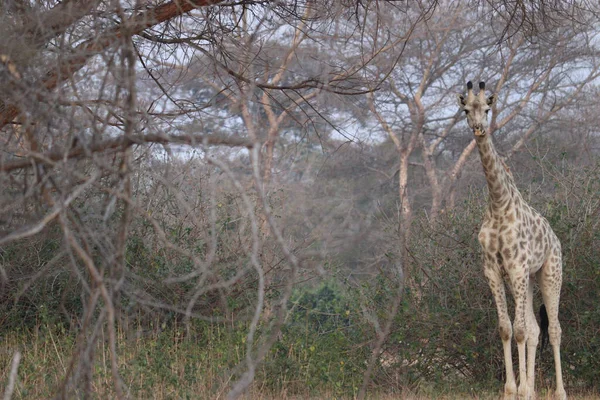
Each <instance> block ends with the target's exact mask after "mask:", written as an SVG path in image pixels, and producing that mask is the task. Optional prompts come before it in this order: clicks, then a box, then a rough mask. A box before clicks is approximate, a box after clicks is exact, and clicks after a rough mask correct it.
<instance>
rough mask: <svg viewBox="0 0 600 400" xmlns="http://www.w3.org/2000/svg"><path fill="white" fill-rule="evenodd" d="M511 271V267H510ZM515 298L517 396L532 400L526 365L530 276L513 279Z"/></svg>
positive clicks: (525, 274) (522, 275) (516, 276)
mask: <svg viewBox="0 0 600 400" xmlns="http://www.w3.org/2000/svg"><path fill="white" fill-rule="evenodd" d="M509 269H510V267H509ZM511 284H512V290H513V297H514V298H515V321H514V331H515V340H516V341H517V351H518V352H519V387H518V388H517V395H518V398H519V399H524V400H528V399H530V398H531V397H530V393H529V386H528V384H527V363H526V352H525V349H526V345H527V336H528V331H527V321H526V309H527V291H528V287H529V274H527V272H525V271H524V272H523V273H522V274H519V275H514V276H512V277H511Z"/></svg>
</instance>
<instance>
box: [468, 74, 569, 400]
mask: <svg viewBox="0 0 600 400" xmlns="http://www.w3.org/2000/svg"><path fill="white" fill-rule="evenodd" d="M467 87H468V93H467V97H466V98H464V97H463V96H462V95H459V105H460V107H461V109H462V110H464V111H465V113H466V114H467V121H468V123H469V126H470V127H471V128H472V129H473V132H474V134H475V140H476V143H477V147H478V149H479V155H480V157H481V163H482V165H483V170H484V173H485V177H486V181H487V184H488V191H489V202H488V208H487V211H486V213H485V216H484V218H483V224H482V226H481V230H480V232H479V237H478V239H479V243H480V244H481V248H482V253H483V269H484V273H485V276H486V278H487V280H488V283H489V285H490V289H491V291H492V293H493V295H494V299H495V301H496V308H497V311H498V320H499V331H500V337H501V339H502V345H503V349H504V363H505V368H506V384H505V387H504V396H505V399H513V398H514V397H515V396H518V397H519V399H531V398H533V396H534V394H535V387H534V372H535V352H536V347H537V344H538V341H539V339H538V338H539V333H540V329H539V327H538V324H537V321H536V319H535V314H534V312H533V283H534V281H535V280H537V281H538V283H539V285H540V290H541V292H542V297H543V300H544V304H545V306H546V310H547V313H548V320H549V329H548V330H549V336H550V343H551V345H552V349H553V352H554V363H555V369H556V398H557V399H560V400H563V399H566V392H565V389H564V386H563V381H562V369H561V361H560V340H561V328H560V324H559V321H558V305H559V299H560V288H561V284H562V253H561V246H560V241H559V240H558V237H557V236H556V234H555V233H554V232H553V231H552V228H551V227H550V224H549V223H548V221H547V220H546V219H545V218H544V217H543V216H541V215H540V214H539V213H538V212H537V211H536V210H534V209H533V208H532V207H531V206H529V205H528V204H527V203H526V202H525V200H524V199H523V197H522V196H521V193H520V192H519V190H518V189H517V187H516V185H515V182H514V179H513V176H512V174H511V172H510V169H509V168H508V167H507V166H506V164H504V162H503V161H502V159H501V158H500V156H499V155H498V153H497V152H496V150H495V148H494V145H493V143H492V139H491V137H490V135H488V134H487V132H486V130H487V113H488V111H489V110H490V109H491V107H492V106H493V105H494V103H495V100H496V98H495V96H494V95H492V96H490V97H489V98H485V96H484V89H485V84H484V83H483V82H482V83H480V84H479V87H480V92H479V95H478V96H475V95H474V94H473V90H472V88H473V85H472V84H471V82H469V83H468V85H467ZM505 283H506V285H507V286H508V287H509V288H510V291H511V293H512V295H513V298H514V300H515V318H514V324H511V321H510V317H509V314H508V307H507V302H506V294H505ZM513 335H514V337H515V340H516V342H517V349H518V353H519V386H518V387H517V384H516V380H515V375H514V372H513V365H512V352H511V351H512V350H511V339H512V336H513Z"/></svg>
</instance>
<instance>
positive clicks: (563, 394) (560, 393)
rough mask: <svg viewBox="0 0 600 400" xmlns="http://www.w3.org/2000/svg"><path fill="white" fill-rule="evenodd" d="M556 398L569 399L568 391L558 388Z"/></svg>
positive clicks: (558, 399)
mask: <svg viewBox="0 0 600 400" xmlns="http://www.w3.org/2000/svg"><path fill="white" fill-rule="evenodd" d="M554 398H555V399H556V400H567V392H565V390H564V389H563V390H557V391H556V393H554Z"/></svg>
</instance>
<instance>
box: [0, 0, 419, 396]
mask: <svg viewBox="0 0 600 400" xmlns="http://www.w3.org/2000/svg"><path fill="white" fill-rule="evenodd" d="M370 7H371V3H365V4H364V5H363V4H362V3H357V7H354V6H352V7H347V6H344V5H341V4H336V5H335V6H334V7H330V6H329V5H328V4H325V3H319V2H316V3H315V2H309V3H302V2H289V3H286V2H277V3H268V2H267V3H262V2H254V1H246V2H242V3H235V4H230V3H227V2H224V1H219V0H215V1H208V0H207V1H205V0H202V1H179V0H173V1H170V2H158V3H152V4H141V3H139V2H132V3H130V4H127V3H125V4H124V3H120V2H108V1H92V2H87V1H76V0H74V1H63V2H44V3H39V4H38V3H28V2H10V3H6V4H3V11H4V14H3V15H2V22H3V23H2V29H3V32H4V33H6V35H4V36H3V39H2V42H1V45H0V61H1V62H2V67H3V68H2V71H1V72H2V74H3V80H2V81H3V88H2V97H1V98H0V129H2V139H3V142H4V143H3V144H4V152H3V154H2V156H1V159H0V170H1V171H2V175H1V176H0V179H1V180H2V182H1V184H2V186H3V187H5V188H8V190H7V191H6V192H5V193H3V197H2V199H1V201H2V206H1V210H2V217H3V218H4V219H5V221H6V223H4V224H3V226H2V235H1V236H0V246H3V248H10V249H16V248H18V247H19V246H24V245H25V243H32V242H35V241H36V240H38V241H43V240H44V238H50V239H51V240H53V241H56V242H58V243H59V245H58V249H57V251H56V252H54V253H52V254H51V255H50V258H49V259H48V260H44V261H43V262H42V264H43V265H42V267H41V268H40V270H39V271H36V270H31V269H27V270H24V269H15V268H13V267H12V266H11V265H13V264H17V262H16V261H15V260H13V261H15V262H14V263H13V262H11V263H10V265H2V266H1V268H0V270H1V271H2V274H1V275H2V279H3V287H4V286H7V287H10V288H13V289H15V288H16V286H15V285H16V284H15V282H16V281H17V279H19V276H23V275H25V276H29V277H30V280H29V282H30V283H29V284H28V285H27V286H26V288H25V289H24V290H27V288H28V287H29V288H30V287H32V285H33V282H34V281H35V280H37V279H39V278H40V277H42V276H44V274H47V273H49V272H51V271H53V270H56V269H60V268H62V267H61V266H62V265H66V266H67V267H68V269H67V270H68V271H69V274H70V278H69V282H70V283H73V285H72V286H71V290H73V288H78V289H79V290H80V298H81V307H82V311H81V313H80V314H79V315H75V316H70V318H73V319H74V322H73V326H74V327H76V329H78V330H79V334H78V337H77V345H76V347H75V350H74V352H73V355H72V358H71V361H70V363H69V364H68V367H67V369H66V373H65V376H64V380H63V382H62V385H61V386H60V388H59V391H60V393H59V396H63V397H68V396H70V395H72V393H73V391H74V390H79V389H82V390H83V391H84V393H86V394H88V395H89V394H90V393H91V391H92V377H93V373H94V363H93V360H94V349H95V344H96V343H97V341H98V340H99V337H100V336H101V335H100V333H101V332H102V331H103V329H105V328H106V331H107V334H108V335H107V336H108V340H109V349H110V357H111V362H110V365H111V374H112V380H113V384H114V394H115V396H116V397H117V398H122V397H124V393H125V392H126V390H125V389H126V388H125V384H124V382H123V381H122V379H121V376H120V371H119V363H118V354H119V352H118V343H117V342H118V340H117V334H116V333H117V326H118V325H119V324H127V317H128V316H127V312H128V310H129V311H131V306H130V307H129V308H124V307H123V303H124V302H125V303H126V304H129V305H132V304H134V305H136V309H142V310H145V311H147V312H150V311H152V310H153V309H161V308H162V309H168V310H170V311H174V312H176V313H179V314H181V315H183V316H184V317H185V320H186V321H187V322H189V321H190V319H192V318H200V319H202V318H204V319H209V320H218V317H215V316H214V315H206V313H205V312H204V311H205V310H204V309H203V307H202V305H204V304H206V301H209V300H206V298H207V297H210V296H213V295H214V296H217V297H218V296H226V295H229V294H231V293H232V292H235V291H238V292H239V291H240V290H241V289H240V285H241V286H242V289H243V287H244V285H243V284H241V283H243V282H249V283H248V284H247V285H249V286H247V287H249V288H251V289H252V290H253V293H254V294H253V295H251V296H248V297H249V299H248V302H247V305H248V306H247V307H246V308H245V309H244V310H242V311H240V312H239V313H238V314H237V315H239V316H240V318H241V319H247V320H248V322H249V330H248V334H247V340H246V344H247V347H246V355H245V361H244V362H242V364H241V365H240V367H239V368H238V369H237V370H235V371H233V375H234V376H235V377H236V378H237V379H235V380H234V382H235V383H234V384H233V385H232V388H231V391H230V393H229V396H230V397H231V398H236V397H239V396H240V395H241V393H242V392H243V391H244V390H245V389H246V388H247V387H248V385H249V384H250V383H251V382H252V379H253V377H254V373H255V370H256V366H257V364H258V363H259V362H260V361H261V360H262V359H263V358H264V356H265V355H266V353H267V351H268V349H269V348H270V346H271V345H272V344H273V342H274V341H275V340H276V339H277V336H278V332H279V329H280V327H281V324H282V322H283V319H284V316H285V312H286V308H287V299H288V298H289V295H290V292H291V287H292V284H293V282H294V278H295V277H296V276H297V275H298V270H299V268H300V266H301V263H302V260H303V258H302V257H299V255H298V254H297V253H298V249H292V248H291V247H290V246H289V244H288V243H287V241H286V240H284V238H283V236H282V234H281V227H280V226H279V225H278V224H277V223H276V221H275V219H274V217H273V213H272V210H271V205H270V203H269V198H268V195H267V193H268V190H269V183H270V182H271V181H272V170H273V160H274V154H275V148H276V143H277V141H278V140H279V139H280V137H281V132H282V130H283V129H284V127H285V126H290V125H293V124H298V125H300V126H302V125H305V124H306V123H307V121H311V120H312V119H313V118H315V115H318V114H319V111H318V109H319V107H317V103H316V102H315V100H316V99H317V98H318V97H319V96H323V93H325V94H326V95H328V96H330V97H332V98H333V97H335V96H344V95H349V94H359V93H364V92H365V91H368V90H369V86H371V85H369V84H367V83H368V82H367V81H366V80H365V76H364V74H362V72H361V71H362V70H363V69H364V67H365V66H366V65H368V64H369V63H370V62H371V60H372V58H373V54H377V53H378V52H380V51H381V46H382V45H381V44H380V43H371V44H368V43H365V42H363V39H364V38H363V37H361V36H360V35H358V36H357V37H355V32H356V30H355V27H356V26H360V21H361V20H362V19H364V15H366V14H367V13H368V11H369V8H370ZM400 11H401V10H399V12H400ZM330 21H336V23H335V24H334V25H333V26H334V27H335V34H334V35H333V39H334V40H335V41H336V42H337V43H342V44H344V43H345V44H346V50H347V49H349V48H352V47H353V46H355V45H356V46H357V47H356V49H351V51H350V52H348V51H346V52H344V46H334V45H332V44H331V43H333V42H332V41H328V44H326V45H327V46H329V47H328V48H327V54H325V52H323V47H322V46H323V45H322V44H320V43H319V40H320V39H322V38H325V37H328V36H332V35H331V31H329V29H331V27H332V25H331V24H330ZM405 33H406V34H408V33H410V26H407V27H406V32H405ZM332 57H333V59H332ZM198 81H203V83H204V84H203V85H199V84H198ZM328 123H330V124H331V123H332V121H331V120H330V121H329V122H328ZM226 148H229V149H235V150H236V151H237V152H238V154H243V155H245V156H246V157H248V160H249V164H250V166H249V168H245V169H241V170H239V171H236V170H234V166H232V164H231V163H230V157H231V152H228V151H226V150H224V149H226ZM194 154H199V156H195V155H194ZM161 158H162V159H166V160H167V163H166V164H165V163H161V162H159V159H161ZM182 159H188V162H187V163H186V162H182ZM192 159H193V160H194V162H196V163H199V164H200V165H201V167H200V168H199V169H200V172H199V173H191V172H190V170H192V169H194V168H197V166H194V165H197V164H194V163H193V162H191V161H192ZM217 172H218V173H217ZM189 179H199V181H198V182H197V183H196V186H197V188H198V189H199V190H198V191H197V192H196V193H193V191H191V190H190V185H192V184H191V183H190V182H189ZM222 188H228V190H230V192H231V193H234V197H235V198H236V200H235V201H234V204H235V205H236V207H237V208H236V209H235V212H236V213H237V214H236V217H238V218H237V219H238V220H241V221H243V223H241V224H240V225H239V226H238V227H236V228H235V230H236V232H237V233H239V235H238V236H239V237H240V238H243V239H242V240H240V242H239V243H235V244H233V242H231V239H230V238H228V237H226V236H224V235H222V234H219V233H218V229H217V226H218V224H219V223H220V217H221V215H222V212H223V211H222V209H223V206H222V204H221V203H220V201H219V200H220V197H219V196H220V195H223V196H226V193H225V194H224V192H223V190H222ZM232 206H233V204H232ZM227 226H233V224H230V223H228V225H227ZM182 232H185V235H184V234H183V233H182ZM140 235H143V237H144V238H145V239H146V240H145V241H142V242H141V243H138V242H136V241H135V240H132V239H134V238H139V237H140ZM234 236H235V235H234ZM184 239H185V240H184ZM199 243H201V245H199ZM235 246H237V247H236V249H235V251H234V250H233V248H234V247H235ZM267 247H273V248H275V247H276V248H277V249H278V251H279V255H280V256H281V258H282V259H281V260H280V261H279V263H283V264H286V265H287V266H288V267H289V271H290V272H289V273H287V274H286V276H285V278H284V279H285V280H284V283H285V284H284V289H283V290H282V291H281V295H280V296H279V298H278V299H277V302H276V303H277V307H276V312H275V313H274V315H273V316H272V317H271V318H269V319H268V321H267V325H268V328H267V329H263V330H262V331H261V332H263V333H264V334H263V336H262V337H256V335H257V332H258V331H257V327H258V324H259V322H260V319H261V315H262V313H263V310H264V305H265V293H266V275H267V271H266V270H265V267H266V259H265V257H264V255H263V254H265V253H266V252H264V251H263V250H264V249H265V248H267ZM223 248H230V249H231V250H232V251H231V253H229V254H227V253H226V252H224V251H223ZM133 254H135V255H137V256H139V257H140V258H138V259H136V258H135V257H134V256H133ZM22 256H23V258H22V259H20V261H19V262H20V263H21V265H26V264H27V254H23V255H22ZM232 256H235V257H237V259H235V257H232ZM232 258H234V261H231V260H232ZM142 259H143V262H141V261H140V260H142ZM159 261H160V262H162V263H166V262H169V263H171V264H169V265H172V267H169V268H166V269H165V270H164V271H163V272H162V275H159V276H152V274H151V273H150V271H149V268H148V266H150V265H154V264H155V263H157V262H159ZM228 263H229V264H228ZM182 268H183V270H182ZM19 274H21V275H19ZM151 277H152V279H151ZM155 278H158V279H159V280H160V281H161V283H162V284H164V285H167V286H168V285H176V286H175V288H174V289H173V292H174V295H173V296H171V298H170V299H166V298H165V296H162V297H161V295H160V294H161V293H162V292H163V291H162V290H159V289H160V288H157V287H156V285H157V283H156V282H152V281H153V280H154V279H155ZM177 285H179V286H177ZM171 287H172V286H171ZM75 290H77V289H75ZM19 296H20V293H18V294H17V298H19ZM223 307H227V305H226V304H225V305H224V306H223ZM67 311H68V310H67ZM65 314H68V312H65ZM188 326H189V324H188ZM13 378H14V377H13ZM13 383H14V381H13Z"/></svg>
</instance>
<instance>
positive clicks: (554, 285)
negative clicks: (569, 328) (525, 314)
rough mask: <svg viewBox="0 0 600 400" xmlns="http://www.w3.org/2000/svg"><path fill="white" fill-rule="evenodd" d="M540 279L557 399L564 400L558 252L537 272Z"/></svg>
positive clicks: (560, 266)
mask: <svg viewBox="0 0 600 400" xmlns="http://www.w3.org/2000/svg"><path fill="white" fill-rule="evenodd" d="M538 277H539V281H540V289H541V291H542V297H543V299H544V304H545V305H546V312H547V313H548V334H549V336H550V344H551V345H552V352H553V353H554V368H555V370H556V392H555V398H556V399H557V400H565V399H566V398H567V393H566V392H565V387H564V384H563V378H562V367H561V361H560V340H561V333H562V330H561V328H560V322H559V321H558V304H559V302H560V288H561V285H562V260H561V255H560V252H559V251H558V252H556V253H555V254H554V257H550V258H549V259H548V260H547V261H546V263H544V266H543V267H542V270H541V271H540V273H539V274H538Z"/></svg>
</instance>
